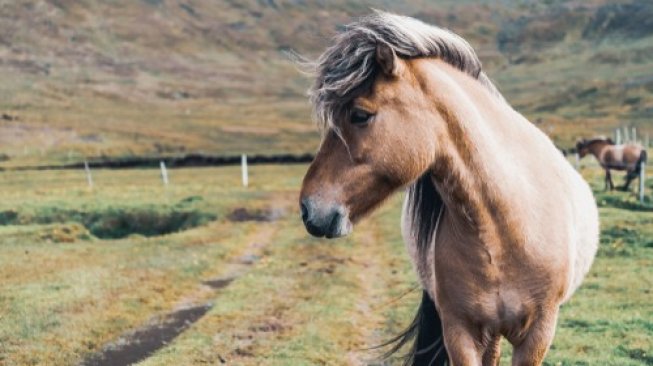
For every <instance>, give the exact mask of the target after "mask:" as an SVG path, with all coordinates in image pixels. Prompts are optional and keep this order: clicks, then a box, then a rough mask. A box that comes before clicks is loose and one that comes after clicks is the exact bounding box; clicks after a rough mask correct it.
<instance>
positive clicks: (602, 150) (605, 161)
mask: <svg viewBox="0 0 653 366" xmlns="http://www.w3.org/2000/svg"><path fill="white" fill-rule="evenodd" d="M576 150H577V151H578V156H579V157H580V158H583V157H585V155H587V154H588V153H589V154H592V155H594V156H595V157H596V159H597V160H598V161H599V164H601V167H603V169H605V190H608V189H610V190H613V189H614V183H613V182H612V175H611V174H610V170H625V171H626V183H625V184H624V186H623V187H622V189H623V190H624V191H627V190H628V187H629V186H630V182H632V181H633V179H635V178H637V177H638V176H639V173H640V169H641V166H642V162H646V159H647V156H646V150H645V149H644V148H642V147H641V146H640V145H637V144H625V145H615V144H614V142H612V140H611V139H609V138H605V137H597V138H593V139H591V140H586V139H582V140H580V141H578V143H577V144H576Z"/></svg>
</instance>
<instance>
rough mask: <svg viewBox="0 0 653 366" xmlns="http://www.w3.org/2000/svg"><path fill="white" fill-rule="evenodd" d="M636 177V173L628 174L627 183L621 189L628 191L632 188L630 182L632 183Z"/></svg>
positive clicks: (630, 172)
mask: <svg viewBox="0 0 653 366" xmlns="http://www.w3.org/2000/svg"><path fill="white" fill-rule="evenodd" d="M636 176H637V174H636V173H635V172H634V171H629V172H628V174H626V183H624V186H623V187H622V188H621V189H622V190H624V191H627V190H628V188H629V187H630V182H632V181H633V179H635V177H636Z"/></svg>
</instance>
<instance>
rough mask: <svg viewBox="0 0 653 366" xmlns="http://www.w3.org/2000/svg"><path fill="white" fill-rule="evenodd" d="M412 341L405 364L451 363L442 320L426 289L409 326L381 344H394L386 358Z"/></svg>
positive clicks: (411, 365) (416, 365) (442, 364)
mask: <svg viewBox="0 0 653 366" xmlns="http://www.w3.org/2000/svg"><path fill="white" fill-rule="evenodd" d="M410 342H412V346H411V348H410V350H409V351H408V354H407V355H405V356H404V357H405V360H404V365H405V366H408V365H410V366H421V365H433V366H444V365H447V364H448V363H449V355H448V354H447V350H446V348H445V347H444V337H443V334H442V321H441V320H440V315H439V314H438V311H437V309H436V308H435V303H434V302H433V300H431V297H430V296H429V294H428V293H427V292H426V291H423V292H422V302H421V303H420V305H419V309H417V314H415V318H414V319H413V322H412V323H411V324H410V325H409V326H408V328H406V330H404V331H403V332H401V334H399V335H398V336H396V337H394V338H393V339H391V340H390V341H388V342H386V343H384V344H382V345H381V346H380V347H383V346H389V345H392V348H391V349H390V350H389V351H388V352H387V353H386V354H385V355H384V358H389V357H390V356H392V355H393V354H394V353H396V352H398V351H399V350H400V349H401V348H402V347H403V346H404V345H406V344H408V343H410Z"/></svg>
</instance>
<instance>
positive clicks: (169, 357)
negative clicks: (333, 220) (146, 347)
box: [140, 203, 413, 366]
mask: <svg viewBox="0 0 653 366" xmlns="http://www.w3.org/2000/svg"><path fill="white" fill-rule="evenodd" d="M395 206H399V204H398V203H393V204H392V206H391V208H389V209H388V210H389V211H382V212H383V213H382V215H375V216H373V217H372V218H371V219H370V221H371V222H368V223H366V224H363V225H361V226H360V227H358V228H357V231H356V234H355V235H353V236H351V237H347V238H343V239H339V240H336V241H327V240H324V239H314V238H310V237H309V236H308V234H306V232H305V230H304V228H303V227H302V226H301V223H300V222H299V221H298V220H284V221H280V222H278V225H279V230H278V231H277V233H276V235H275V236H274V237H273V238H272V241H273V242H274V246H273V247H272V248H273V251H272V253H271V255H269V256H266V257H265V258H264V259H263V260H262V261H261V262H260V263H259V265H258V266H256V268H253V269H252V271H249V272H248V273H247V274H246V275H244V276H242V277H240V278H239V279H238V280H237V281H235V282H233V283H232V284H231V285H230V286H229V287H227V288H225V289H224V291H223V292H221V293H220V294H219V296H218V297H217V298H216V300H215V306H214V308H213V309H212V310H211V311H210V312H209V313H208V314H207V315H206V316H205V317H204V318H202V319H201V320H200V321H199V322H197V323H196V324H195V326H193V327H192V328H191V329H189V330H188V331H187V332H185V333H184V334H182V335H181V336H180V337H179V338H178V339H176V340H175V341H174V342H173V343H172V344H171V345H170V346H169V347H166V348H164V349H162V350H161V351H160V352H158V353H157V354H156V355H154V356H153V357H151V358H149V359H148V360H146V361H145V362H143V363H142V364H140V366H153V365H198V364H212V365H213V364H218V365H220V364H228V365H293V366H294V365H347V364H353V365H360V364H366V363H367V361H369V360H370V359H373V356H374V355H373V354H370V353H369V352H367V351H362V350H364V349H365V348H367V347H369V346H370V345H374V344H376V343H377V341H378V340H383V338H385V336H384V335H381V334H380V333H379V332H380V330H385V329H386V328H387V322H388V321H387V318H386V314H387V312H388V311H387V310H386V306H387V304H388V303H391V302H392V301H393V300H395V299H396V295H397V294H400V293H402V292H405V291H406V289H407V288H408V287H410V286H411V285H412V283H410V281H409V280H406V278H410V277H407V276H404V274H403V273H404V271H405V270H406V269H408V270H409V269H410V268H409V265H408V267H406V262H405V261H406V260H407V259H405V258H404V259H401V258H397V253H399V254H398V255H405V253H404V250H403V244H401V241H397V240H400V239H398V237H399V234H398V233H397V234H396V237H392V238H391V239H390V240H387V239H386V238H385V237H384V236H385V234H386V231H385V228H384V227H385V226H386V221H388V220H389V218H391V219H392V221H391V222H392V229H393V230H394V231H397V230H398V224H397V223H396V220H397V217H396V215H395V213H396V212H398V208H396V207H395ZM386 216H388V218H386ZM377 221H378V223H377ZM402 253H404V254H402ZM393 268H397V271H398V273H399V275H396V274H393V271H392V269H393ZM395 277H397V278H395ZM388 287H392V288H388ZM394 287H396V288H397V289H394ZM409 305H411V306H412V305H413V304H412V303H409ZM392 306H394V305H392ZM411 310H412V308H411ZM393 311H394V310H393ZM401 324H402V325H403V318H402V320H401ZM368 356H369V357H368Z"/></svg>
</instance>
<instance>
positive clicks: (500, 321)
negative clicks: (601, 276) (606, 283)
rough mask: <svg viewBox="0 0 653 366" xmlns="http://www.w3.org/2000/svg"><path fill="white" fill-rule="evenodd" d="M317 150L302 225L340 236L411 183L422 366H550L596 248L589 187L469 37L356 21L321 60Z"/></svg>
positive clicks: (408, 225)
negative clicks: (508, 352)
mask: <svg viewBox="0 0 653 366" xmlns="http://www.w3.org/2000/svg"><path fill="white" fill-rule="evenodd" d="M313 65H314V67H315V74H316V80H315V83H314V85H313V87H312V89H311V101H312V103H313V107H314V111H315V117H316V119H317V120H318V122H320V124H321V126H322V129H323V139H322V144H321V146H320V149H319V152H318V153H317V156H316V158H315V160H314V161H313V163H312V164H311V166H310V168H309V169H308V172H307V173H306V176H305V178H304V182H303V186H302V191H301V196H300V206H301V212H302V219H303V221H304V224H305V226H306V229H307V230H308V231H309V232H310V233H311V234H313V235H315V236H326V237H328V238H334V237H339V236H343V235H347V234H349V233H350V232H351V231H352V230H353V225H354V224H355V223H356V222H358V221H359V220H360V219H361V218H362V217H364V216H365V215H367V214H369V213H370V212H371V211H372V210H373V209H374V208H375V207H377V206H379V205H380V204H381V203H382V202H383V201H384V200H385V199H386V198H387V197H388V196H390V195H391V194H393V193H394V192H397V191H398V190H400V189H401V188H402V187H408V191H407V194H406V198H405V203H404V210H403V218H402V231H403V234H404V240H405V243H406V246H407V249H408V253H409V254H410V256H411V259H412V261H413V263H414V266H415V269H416V271H417V275H418V278H419V281H420V284H421V286H422V287H423V289H424V291H423V297H422V304H421V306H420V307H419V310H418V313H417V316H416V318H415V320H414V322H413V323H412V325H411V326H410V327H409V328H408V330H407V331H406V332H405V333H404V334H402V335H401V336H400V337H398V338H397V339H396V341H397V345H398V346H401V345H403V344H405V343H406V342H408V341H409V340H411V339H414V345H413V348H412V352H411V353H410V354H409V356H410V357H409V359H410V360H412V361H411V362H412V363H413V364H414V365H442V364H445V363H447V362H449V364H453V365H456V366H460V365H481V364H483V365H495V364H497V362H498V359H499V354H500V349H499V341H500V338H501V337H502V336H503V337H505V338H507V339H508V341H509V342H510V343H511V344H512V345H513V347H514V353H513V365H539V364H541V362H542V360H543V358H544V355H545V353H546V352H547V350H548V348H549V346H550V344H551V342H552V340H553V335H554V332H555V325H556V320H557V318H558V309H559V307H560V305H561V304H562V303H563V302H564V301H566V300H567V299H569V297H570V296H571V295H572V293H573V292H574V291H575V290H576V288H578V286H579V285H580V283H581V281H582V279H583V277H584V275H585V274H586V273H587V271H588V270H589V268H590V265H591V263H592V260H593V258H594V254H595V252H596V248H597V242H598V213H597V209H596V205H595V202H594V198H593V197H592V193H591V191H590V188H589V186H588V185H587V183H586V182H585V181H584V180H583V179H582V177H581V176H580V175H579V174H578V173H577V172H576V171H575V170H574V169H573V168H572V166H571V165H570V164H569V163H568V162H567V161H566V160H565V158H564V157H563V155H562V154H560V152H559V151H558V150H557V149H556V147H555V146H554V145H553V143H552V142H551V140H550V139H549V138H548V137H547V136H546V135H545V134H544V133H542V132H541V131H540V130H539V129H537V128H536V127H535V126H534V125H533V124H531V123H530V122H529V121H527V120H526V119H525V118H524V117H523V116H521V115H520V114H519V113H517V112H516V111H515V110H513V109H512V108H511V107H510V105H508V103H507V102H506V101H505V100H504V99H503V97H502V96H501V95H500V94H499V92H498V91H497V90H496V89H495V87H494V86H493V84H492V82H491V81H490V80H489V79H488V77H487V76H486V75H485V73H483V72H482V71H481V63H480V61H479V60H478V57H477V56H476V53H475V52H474V50H473V49H472V48H471V46H470V45H469V44H468V43H467V42H466V41H464V40H463V39H462V38H460V37H459V36H457V35H455V34H453V33H451V32H449V31H446V30H443V29H440V28H437V27H433V26H429V25H427V24H425V23H422V22H420V21H418V20H415V19H412V18H408V17H403V16H399V15H393V14H388V13H383V12H376V13H375V14H373V15H371V16H369V17H366V18H363V19H361V20H360V21H358V22H356V23H354V24H351V25H349V26H348V27H346V28H345V30H344V31H343V32H342V33H340V34H339V35H338V36H337V37H336V38H335V40H334V43H333V45H332V46H331V47H329V48H328V49H327V50H326V51H325V52H324V54H322V56H320V58H319V59H318V60H317V61H316V62H315V63H314V64H313Z"/></svg>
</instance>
